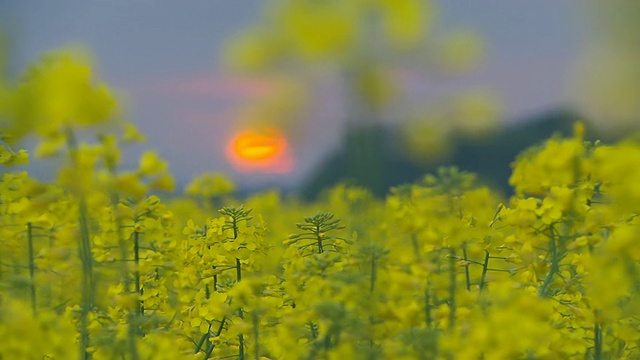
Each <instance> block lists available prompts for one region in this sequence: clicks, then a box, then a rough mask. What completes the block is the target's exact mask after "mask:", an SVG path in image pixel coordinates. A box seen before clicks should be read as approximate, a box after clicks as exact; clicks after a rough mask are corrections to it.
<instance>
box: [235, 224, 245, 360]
mask: <svg viewBox="0 0 640 360" xmlns="http://www.w3.org/2000/svg"><path fill="white" fill-rule="evenodd" d="M234 229H235V228H234ZM234 233H235V232H234ZM240 280H242V267H241V263H240V259H238V258H236V281H237V282H240ZM238 317H240V319H244V312H243V311H242V308H239V309H238ZM238 342H239V345H238V359H239V360H244V335H242V334H239V335H238Z"/></svg>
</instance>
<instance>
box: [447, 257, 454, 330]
mask: <svg viewBox="0 0 640 360" xmlns="http://www.w3.org/2000/svg"><path fill="white" fill-rule="evenodd" d="M449 255H450V257H449V308H450V311H449V329H450V330H451V331H453V327H454V326H455V321H456V259H455V257H456V256H455V252H454V250H453V249H449Z"/></svg>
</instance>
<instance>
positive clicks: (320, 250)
mask: <svg viewBox="0 0 640 360" xmlns="http://www.w3.org/2000/svg"><path fill="white" fill-rule="evenodd" d="M315 233H316V237H317V239H318V254H322V253H323V252H324V249H323V248H322V236H320V225H317V226H316V231H315Z"/></svg>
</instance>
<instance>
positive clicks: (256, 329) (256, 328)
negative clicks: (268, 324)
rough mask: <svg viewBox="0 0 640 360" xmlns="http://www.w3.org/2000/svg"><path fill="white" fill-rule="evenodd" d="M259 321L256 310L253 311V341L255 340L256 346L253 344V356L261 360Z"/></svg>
mask: <svg viewBox="0 0 640 360" xmlns="http://www.w3.org/2000/svg"><path fill="white" fill-rule="evenodd" d="M259 325H260V324H259V321H258V314H256V313H255V312H254V313H253V338H254V339H253V341H254V344H255V345H254V346H253V354H254V355H253V357H254V358H255V359H256V360H260V341H259V335H260V328H259Z"/></svg>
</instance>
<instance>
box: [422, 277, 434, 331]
mask: <svg viewBox="0 0 640 360" xmlns="http://www.w3.org/2000/svg"><path fill="white" fill-rule="evenodd" d="M424 317H425V319H424V320H425V324H426V325H427V328H431V322H432V320H431V283H430V282H428V281H427V286H426V287H425V289H424Z"/></svg>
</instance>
